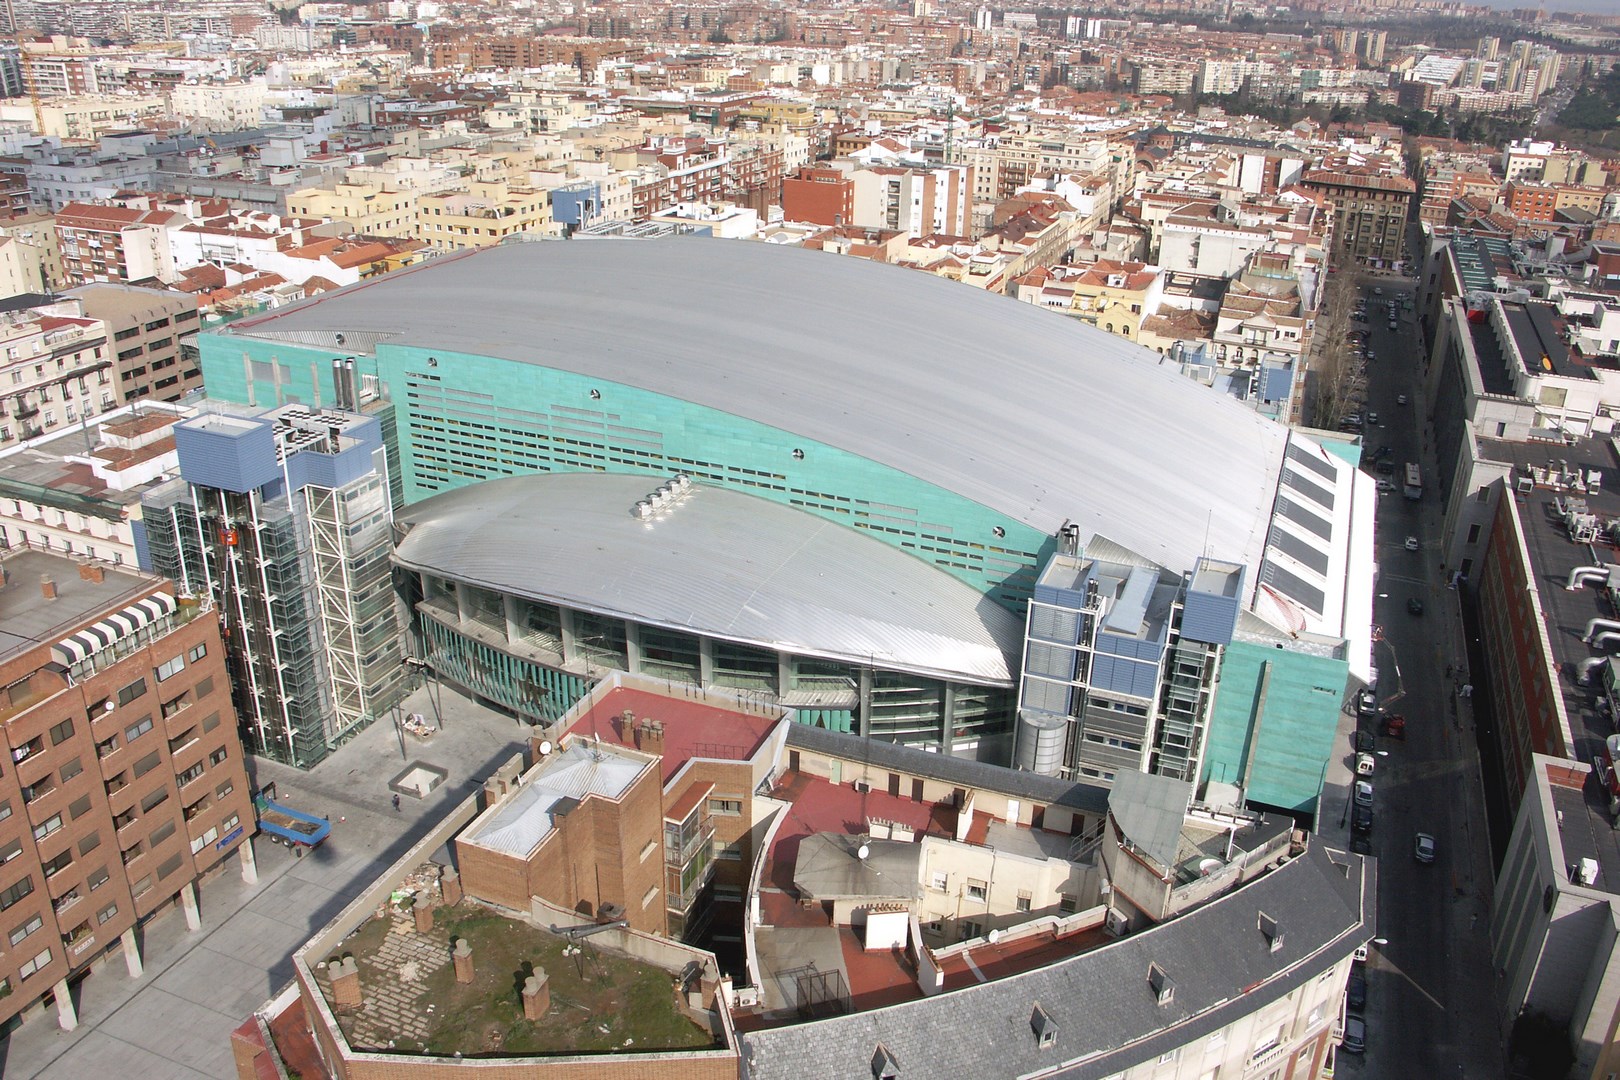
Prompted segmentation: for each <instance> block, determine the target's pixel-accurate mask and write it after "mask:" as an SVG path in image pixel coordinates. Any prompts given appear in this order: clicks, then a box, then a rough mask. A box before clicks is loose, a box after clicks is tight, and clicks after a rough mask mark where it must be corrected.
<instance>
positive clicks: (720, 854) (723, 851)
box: [712, 840, 742, 862]
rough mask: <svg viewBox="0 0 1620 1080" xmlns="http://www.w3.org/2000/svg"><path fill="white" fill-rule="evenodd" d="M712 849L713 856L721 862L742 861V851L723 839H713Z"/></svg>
mask: <svg viewBox="0 0 1620 1080" xmlns="http://www.w3.org/2000/svg"><path fill="white" fill-rule="evenodd" d="M712 850H713V852H714V857H715V858H716V859H720V860H722V861H723V862H742V852H740V851H738V850H737V849H736V848H735V847H734V846H732V845H731V844H728V843H726V842H725V841H724V840H715V842H714V844H713V847H712Z"/></svg>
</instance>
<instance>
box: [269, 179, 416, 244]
mask: <svg viewBox="0 0 1620 1080" xmlns="http://www.w3.org/2000/svg"><path fill="white" fill-rule="evenodd" d="M416 200H417V193H416V192H415V191H410V190H401V191H390V190H388V189H387V188H386V187H384V186H383V185H381V184H349V183H339V184H336V185H334V186H333V187H331V188H305V189H303V190H302V191H295V192H292V193H291V194H289V195H288V196H287V213H288V214H289V215H291V216H292V217H298V218H313V219H316V220H322V221H324V220H328V219H330V220H332V221H342V222H346V223H348V224H350V225H353V226H354V231H355V232H357V233H363V234H365V235H367V236H414V235H415V234H416V220H417V215H416Z"/></svg>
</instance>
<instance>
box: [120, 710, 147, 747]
mask: <svg viewBox="0 0 1620 1080" xmlns="http://www.w3.org/2000/svg"><path fill="white" fill-rule="evenodd" d="M151 730H152V718H151V717H150V716H143V717H141V718H140V719H139V720H137V721H136V722H135V723H133V724H131V725H129V727H127V728H125V729H124V741H125V742H126V743H132V742H134V741H135V740H136V739H138V738H140V737H141V736H142V735H145V734H146V733H147V732H148V731H151Z"/></svg>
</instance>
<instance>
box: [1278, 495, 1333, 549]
mask: <svg viewBox="0 0 1620 1080" xmlns="http://www.w3.org/2000/svg"><path fill="white" fill-rule="evenodd" d="M1277 516H1278V517H1285V518H1287V519H1288V520H1289V521H1292V522H1293V523H1294V524H1296V525H1302V526H1304V527H1305V528H1306V529H1308V530H1310V531H1311V532H1313V533H1315V534H1316V535H1317V536H1319V537H1321V538H1322V539H1323V540H1331V539H1333V526H1332V525H1330V524H1328V523H1327V522H1326V521H1323V520H1322V519H1321V518H1320V517H1318V516H1316V515H1315V514H1313V513H1311V512H1310V511H1309V510H1307V509H1306V508H1305V506H1304V504H1303V503H1297V502H1295V501H1294V500H1292V499H1290V498H1288V496H1286V495H1278V496H1277Z"/></svg>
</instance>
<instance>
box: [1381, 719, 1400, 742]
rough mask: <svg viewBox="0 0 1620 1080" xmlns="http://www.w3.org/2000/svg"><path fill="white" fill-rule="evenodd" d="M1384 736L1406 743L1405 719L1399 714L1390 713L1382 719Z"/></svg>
mask: <svg viewBox="0 0 1620 1080" xmlns="http://www.w3.org/2000/svg"><path fill="white" fill-rule="evenodd" d="M1383 730H1384V734H1385V735H1388V736H1389V737H1390V738H1392V739H1399V740H1401V741H1402V742H1405V741H1406V717H1404V716H1402V715H1401V714H1400V713H1390V714H1389V715H1388V716H1386V717H1384V728H1383Z"/></svg>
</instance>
